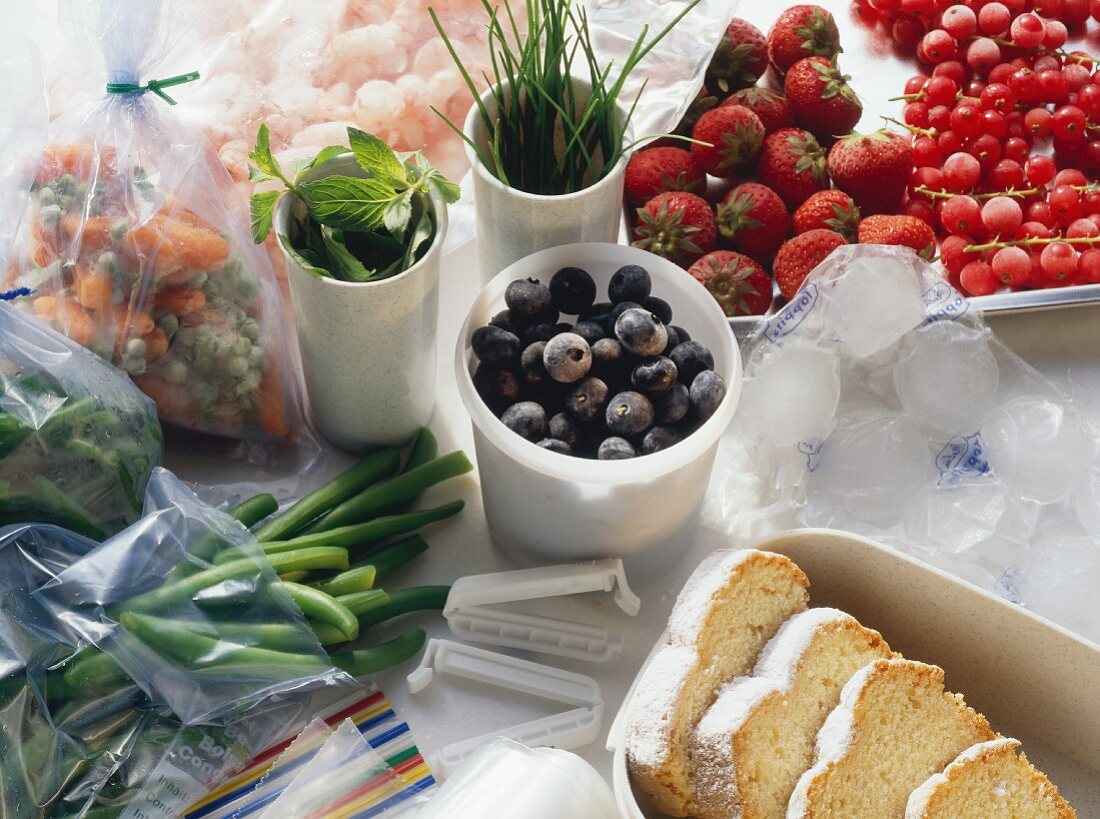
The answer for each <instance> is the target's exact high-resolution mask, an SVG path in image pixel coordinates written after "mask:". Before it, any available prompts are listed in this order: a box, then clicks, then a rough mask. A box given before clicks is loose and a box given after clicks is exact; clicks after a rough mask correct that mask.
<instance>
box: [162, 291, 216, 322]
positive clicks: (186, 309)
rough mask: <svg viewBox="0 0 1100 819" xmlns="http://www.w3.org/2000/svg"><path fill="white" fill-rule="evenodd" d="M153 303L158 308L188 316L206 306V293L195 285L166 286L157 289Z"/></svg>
mask: <svg viewBox="0 0 1100 819" xmlns="http://www.w3.org/2000/svg"><path fill="white" fill-rule="evenodd" d="M153 304H154V305H156V307H157V309H158V310H166V311H168V312H169V313H174V314H175V315H177V316H186V315H188V314H190V313H194V312H196V311H197V310H201V309H202V308H204V307H205V306H206V294H205V293H203V292H202V291H201V290H199V289H197V288H194V287H185V286H176V287H165V288H163V289H161V290H159V291H157V294H156V295H155V296H154V297H153Z"/></svg>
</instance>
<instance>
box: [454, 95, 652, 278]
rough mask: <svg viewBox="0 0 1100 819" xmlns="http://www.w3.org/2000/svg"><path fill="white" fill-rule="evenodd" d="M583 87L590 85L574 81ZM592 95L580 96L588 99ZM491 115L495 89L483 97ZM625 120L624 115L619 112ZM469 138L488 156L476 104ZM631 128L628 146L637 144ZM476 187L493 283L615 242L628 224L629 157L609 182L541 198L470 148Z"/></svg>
mask: <svg viewBox="0 0 1100 819" xmlns="http://www.w3.org/2000/svg"><path fill="white" fill-rule="evenodd" d="M574 82H575V83H576V85H577V87H578V88H582V89H587V88H588V87H589V86H588V84H587V83H585V82H582V81H580V80H574ZM584 93H586V91H580V92H579V93H578V97H579V98H583V94H584ZM481 101H482V103H483V104H484V105H485V106H486V108H487V109H488V110H489V112H490V114H492V113H493V112H495V111H496V109H497V104H496V98H495V97H494V96H493V95H492V90H491V89H490V90H487V91H485V93H483V94H482V95H481ZM619 114H620V116H622V111H621V109H620V111H619ZM463 131H464V133H465V134H466V136H467V137H468V138H469V139H471V140H472V141H473V143H474V144H475V145H477V146H478V148H479V149H480V150H481V151H482V152H484V153H486V154H487V146H488V138H489V135H488V133H487V131H486V128H485V123H484V120H483V119H482V117H481V112H480V110H479V109H478V106H477V105H476V104H474V105H472V106H470V111H469V113H468V114H467V115H466V122H465V125H464V128H463ZM631 133H632V132H631V130H630V128H629V127H628V128H627V130H626V133H625V134H624V135H623V142H624V144H627V145H629V144H630V142H631V139H632V136H631ZM466 156H467V157H468V158H469V160H470V166H471V169H472V173H471V177H472V178H473V182H474V206H475V209H476V211H477V236H478V254H479V259H480V262H481V278H482V281H483V282H487V281H489V279H491V278H492V277H493V276H495V275H496V274H497V273H499V272H500V271H501V270H503V269H504V268H506V267H507V266H508V265H510V264H512V263H513V262H515V261H518V260H519V259H522V258H523V257H524V256H527V255H529V254H531V253H534V252H535V251H536V250H543V249H545V248H549V247H556V246H558V245H566V244H571V243H574V242H614V241H615V240H616V239H617V238H618V236H619V227H620V225H621V224H622V207H623V205H622V201H623V179H624V176H625V174H626V163H627V159H628V156H627V154H626V153H624V154H623V155H622V157H621V158H620V159H619V161H618V162H617V163H616V164H615V167H614V168H612V169H611V171H610V172H609V173H608V174H607V176H605V177H604V178H603V179H601V180H599V181H597V182H596V183H595V184H594V185H590V186H589V187H587V188H584V189H583V190H580V191H577V192H575V193H568V194H563V195H560V196H540V195H538V194H533V193H526V192H524V191H521V190H519V189H517V188H511V187H509V186H508V185H505V184H504V183H503V182H501V181H500V180H499V179H497V178H496V177H495V176H493V175H492V173H490V171H489V169H488V168H486V167H485V165H483V164H482V163H481V160H480V159H479V158H478V152H477V151H475V150H474V149H473V148H472V147H470V145H469V143H467V144H466Z"/></svg>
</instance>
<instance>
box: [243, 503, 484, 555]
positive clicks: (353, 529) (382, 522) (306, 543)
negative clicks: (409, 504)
mask: <svg viewBox="0 0 1100 819" xmlns="http://www.w3.org/2000/svg"><path fill="white" fill-rule="evenodd" d="M465 505H466V504H465V502H464V501H452V502H451V503H447V504H444V505H443V506H437V507H435V508H433V509H417V510H415V511H413V512H406V513H404V514H402V515H387V516H386V517H381V518H375V519H374V520H372V521H370V522H369V523H360V524H358V525H356V526H341V527H340V528H339V529H330V530H329V531H327V532H318V533H316V534H312V535H299V536H298V537H295V538H291V539H290V540H284V541H277V542H272V543H262V544H260V546H261V547H262V548H263V550H264V551H265V552H267V553H268V554H279V553H281V552H283V551H286V550H287V549H305V548H311V547H316V546H346V547H352V546H358V545H359V544H362V543H372V542H374V541H378V540H383V539H385V538H388V537H394V536H396V535H403V534H407V533H408V532H414V531H416V530H417V529H420V528H422V527H424V526H427V525H428V524H429V523H435V522H436V521H440V520H445V519H446V518H449V517H452V516H453V515H457V514H458V513H459V512H461V511H462V508H463V507H464V506H465Z"/></svg>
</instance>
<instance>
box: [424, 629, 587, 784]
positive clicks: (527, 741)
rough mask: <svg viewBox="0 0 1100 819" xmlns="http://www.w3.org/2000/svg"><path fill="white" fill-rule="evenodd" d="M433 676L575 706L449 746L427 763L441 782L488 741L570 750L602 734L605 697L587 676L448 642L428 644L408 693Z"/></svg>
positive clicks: (438, 641)
mask: <svg viewBox="0 0 1100 819" xmlns="http://www.w3.org/2000/svg"><path fill="white" fill-rule="evenodd" d="M436 673H440V674H453V675H454V676H456V677H462V678H463V679H467V680H473V681H475V682H480V683H485V684H487V685H495V686H498V687H500V688H507V689H509V690H512V691H519V692H521V693H524V694H533V695H535V696H537V697H542V698H543V699H547V700H551V701H553V702H561V703H565V704H566V705H572V706H574V708H572V709H571V710H569V711H563V712H562V713H560V714H554V715H553V716H549V717H542V718H540V719H535V720H530V721H528V722H523V723H520V724H519V725H513V726H512V727H510V728H504V729H500V730H495V731H493V732H492V733H490V734H484V735H482V736H479V737H474V738H473V739H467V740H463V741H461V742H456V743H453V744H451V745H448V746H447V747H446V748H444V749H443V750H442V751H441V752H440V753H439V754H438V755H437V756H434V757H433V758H432V760H431V765H432V768H433V770H436V771H437V772H438V773H439V774H440V775H441V776H442V777H443V778H446V777H447V776H449V775H450V773H451V772H452V771H453V770H454V769H455V768H457V767H458V766H459V765H461V764H462V762H463V761H465V759H466V758H467V757H468V756H469V755H470V754H471V753H473V751H474V750H476V749H477V748H479V747H480V746H481V745H482V744H483V743H484V742H485V741H486V740H487V739H489V738H490V737H498V736H503V737H507V738H508V739H513V740H515V741H516V742H520V743H523V744H524V745H527V746H529V747H532V748H534V747H540V746H543V747H551V748H562V749H563V750H571V749H573V748H579V747H581V746H583V745H587V744H588V743H590V742H592V741H594V740H595V739H596V738H597V737H598V736H599V735H600V728H601V726H602V725H603V697H602V696H601V695H600V686H599V683H597V682H596V681H595V680H593V679H592V678H591V677H586V676H584V675H583V674H574V673H573V672H571V671H563V670H561V669H560V668H552V667H551V666H547V665H541V664H539V663H533V662H531V661H530V660H521V659H519V658H518V657H509V656H508V655H506V654H499V653H497V652H495V651H488V650H487V649H484V648H477V647H475V646H466V645H462V644H460V643H454V642H451V641H450V640H429V641H428V647H427V648H426V649H425V650H424V656H423V657H422V658H421V660H420V666H419V667H418V668H417V669H416V670H415V671H414V672H412V673H411V674H410V675H409V677H408V683H409V690H410V691H411V692H412V693H414V694H416V693H419V692H420V691H423V690H424V689H425V688H427V687H428V684H429V683H431V681H432V679H433V677H434V675H435V674H436Z"/></svg>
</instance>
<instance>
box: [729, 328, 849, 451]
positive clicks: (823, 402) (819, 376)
mask: <svg viewBox="0 0 1100 819" xmlns="http://www.w3.org/2000/svg"><path fill="white" fill-rule="evenodd" d="M754 365H755V366H754V367H753V372H752V374H751V375H749V376H748V377H746V379H745V382H744V387H743V390H742V393H741V406H740V410H739V411H738V423H741V424H744V425H746V426H747V427H749V428H751V429H752V430H753V432H752V433H751V434H752V435H754V436H755V435H757V434H758V435H760V436H763V437H764V438H767V439H768V440H770V441H772V442H773V443H775V444H778V445H779V446H793V445H796V444H798V443H800V442H802V441H810V440H813V439H820V438H824V437H825V436H827V435H828V434H829V433H830V432H832V430H833V425H834V419H833V415H834V413H835V412H836V407H837V403H838V402H839V401H840V378H839V376H838V374H837V354H836V352H835V351H834V350H830V349H825V348H822V347H814V346H811V345H809V344H805V343H797V342H793V341H788V342H787V343H785V344H784V345H783V346H776V347H772V348H770V349H769V350H768V352H767V354H766V355H762V356H760V357H759V359H758V360H757V361H755V362H754Z"/></svg>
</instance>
